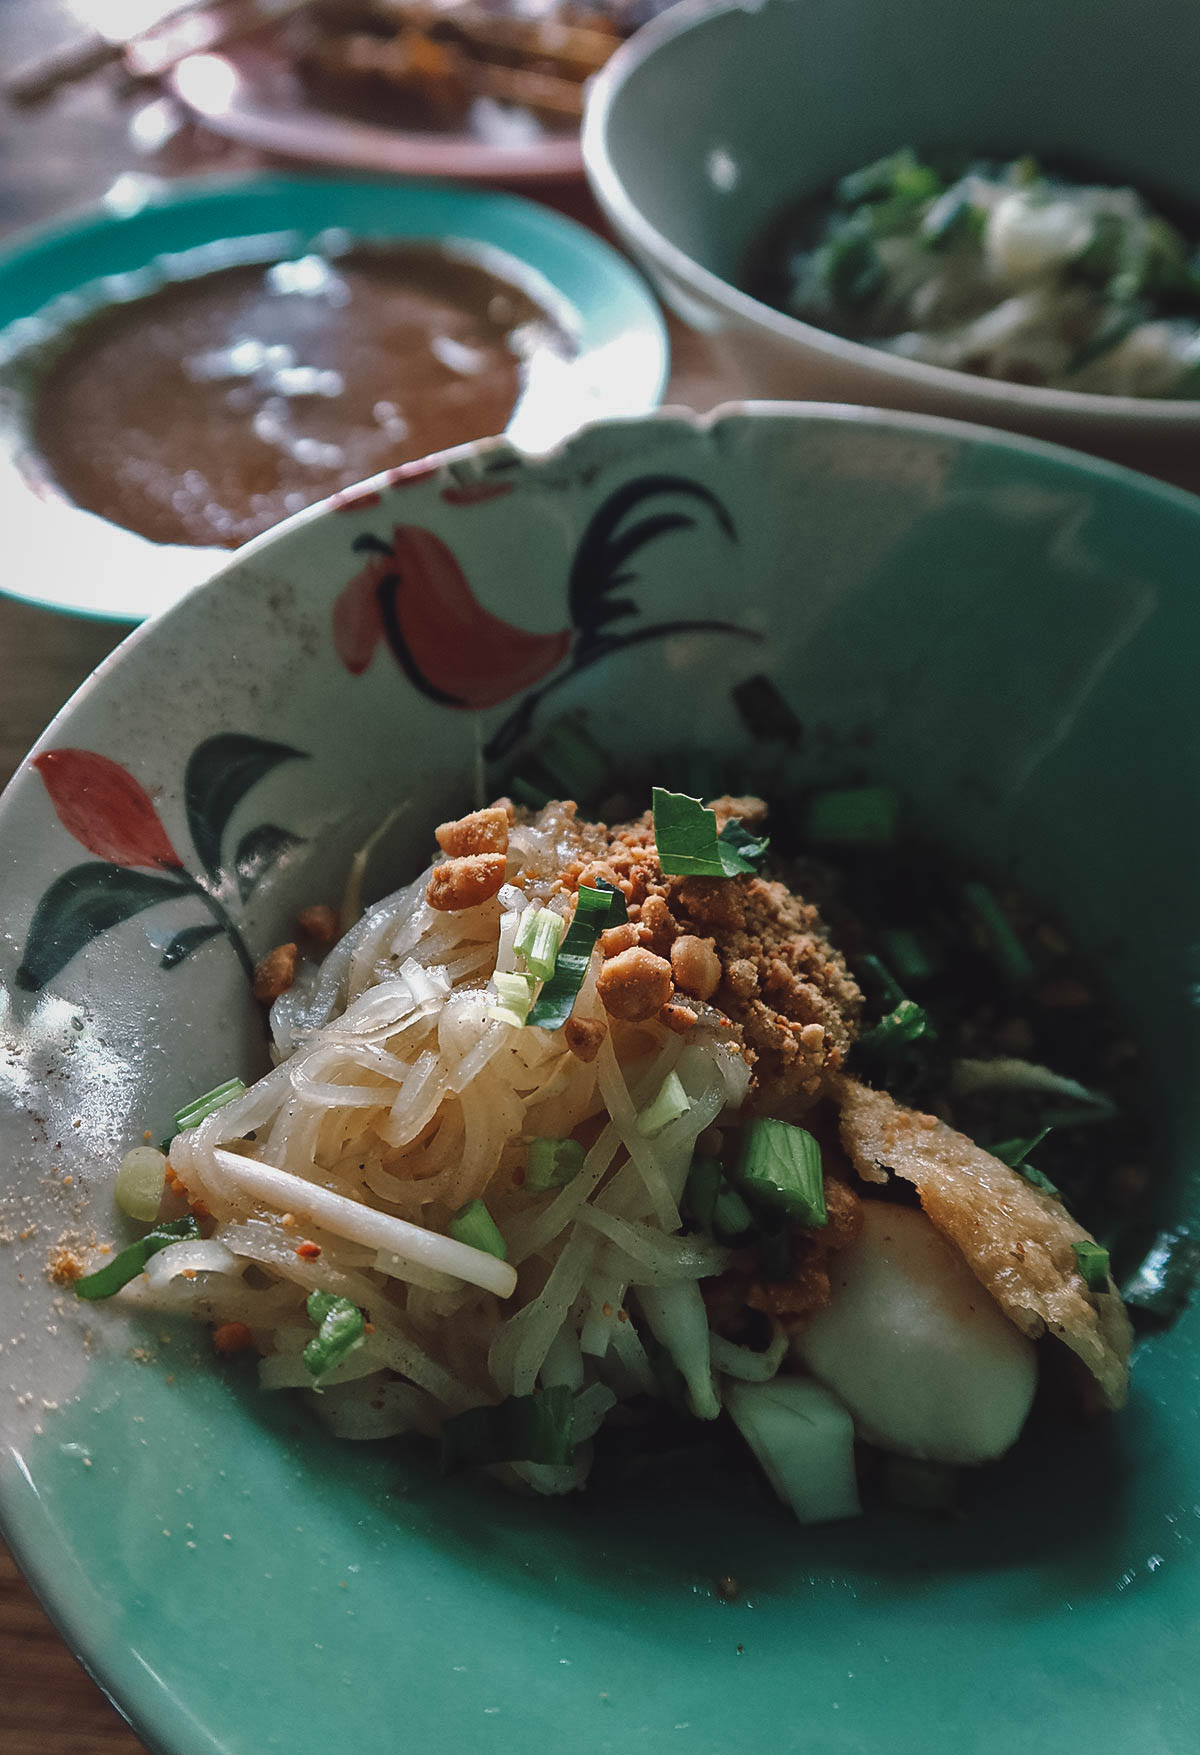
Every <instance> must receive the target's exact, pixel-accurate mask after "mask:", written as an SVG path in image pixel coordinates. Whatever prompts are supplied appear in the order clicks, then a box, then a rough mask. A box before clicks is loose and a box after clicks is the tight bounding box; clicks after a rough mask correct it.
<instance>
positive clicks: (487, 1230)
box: [450, 1200, 508, 1261]
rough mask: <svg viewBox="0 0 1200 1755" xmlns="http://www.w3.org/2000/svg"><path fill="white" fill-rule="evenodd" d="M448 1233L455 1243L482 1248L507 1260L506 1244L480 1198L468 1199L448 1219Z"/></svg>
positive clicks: (472, 1247)
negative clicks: (463, 1205)
mask: <svg viewBox="0 0 1200 1755" xmlns="http://www.w3.org/2000/svg"><path fill="white" fill-rule="evenodd" d="M450 1235H451V1237H453V1238H454V1240H455V1242H456V1243H465V1244H467V1246H468V1247H469V1248H471V1249H482V1250H483V1252H484V1254H485V1255H494V1256H495V1257H496V1258H497V1260H499V1261H507V1260H508V1245H507V1244H506V1243H505V1241H504V1237H503V1234H502V1232H501V1230H500V1227H499V1225H497V1223H496V1221H495V1219H493V1217H492V1215H491V1214H490V1213H489V1212H488V1210H487V1206H486V1204H485V1203H484V1202H483V1201H481V1200H470V1201H468V1202H467V1204H466V1206H465V1207H461V1208H460V1209H459V1211H458V1212H457V1213H455V1215H454V1217H453V1218H452V1219H451V1221H450Z"/></svg>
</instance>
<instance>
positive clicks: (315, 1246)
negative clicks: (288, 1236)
mask: <svg viewBox="0 0 1200 1755" xmlns="http://www.w3.org/2000/svg"><path fill="white" fill-rule="evenodd" d="M320 1253H321V1245H320V1244H319V1243H297V1245H296V1254H297V1255H298V1256H300V1258H301V1259H302V1260H303V1261H316V1259H317V1257H318V1256H319V1255H320Z"/></svg>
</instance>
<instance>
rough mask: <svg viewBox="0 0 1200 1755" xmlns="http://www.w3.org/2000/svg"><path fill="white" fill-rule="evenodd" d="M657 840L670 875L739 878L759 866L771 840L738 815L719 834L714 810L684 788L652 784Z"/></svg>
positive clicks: (659, 857)
mask: <svg viewBox="0 0 1200 1755" xmlns="http://www.w3.org/2000/svg"><path fill="white" fill-rule="evenodd" d="M654 840H655V844H656V846H657V848H658V862H659V864H660V865H661V866H662V868H663V871H664V873H666V875H667V876H669V877H738V876H741V875H742V874H744V873H749V872H754V871H756V870H757V867H758V862H759V860H761V858H762V856H763V854H764V853H765V852H766V850H767V847H768V845H769V843H768V842H767V841H766V840H765V839H760V838H758V837H756V836H754V835H751V834H750V833H749V832H748V831H747V829H746V828H745V827H744V825H743V824H742V822H741V821H740V820H739V818H737V817H730V819H729V821H728V822H727V823H726V824H725V826H724V828H723V829H722V830H721V831H720V833H719V834H718V832H717V816H716V812H715V811H711V810H707V809H706V808H705V806H704V805H703V804H702V803H701V801H700V800H699V799H698V798H691V797H689V795H688V794H687V793H686V792H667V791H665V790H664V789H663V787H661V786H656V787H655V788H654Z"/></svg>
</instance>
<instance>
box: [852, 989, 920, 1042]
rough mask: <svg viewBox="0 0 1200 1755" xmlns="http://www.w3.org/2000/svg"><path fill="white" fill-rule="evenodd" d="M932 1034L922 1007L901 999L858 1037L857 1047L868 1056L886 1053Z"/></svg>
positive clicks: (911, 1000) (911, 1001) (909, 1000)
mask: <svg viewBox="0 0 1200 1755" xmlns="http://www.w3.org/2000/svg"><path fill="white" fill-rule="evenodd" d="M932 1033H933V1026H932V1024H931V1023H930V1021H929V1015H928V1013H927V1012H926V1011H925V1009H924V1007H923V1006H919V1005H918V1004H917V1002H916V1000H915V999H902V1000H901V1001H900V1004H899V1005H898V1006H896V1007H895V1008H894V1010H892V1011H890V1012H889V1013H888V1014H887V1016H886V1017H885V1018H880V1020H879V1022H878V1023H877V1024H876V1025H875V1026H874V1028H873V1029H870V1030H868V1031H867V1032H866V1034H865V1035H864V1036H860V1037H859V1041H858V1046H859V1047H860V1048H864V1049H866V1050H867V1052H868V1053H870V1054H877V1053H886V1052H889V1051H890V1050H892V1049H896V1048H899V1047H901V1046H902V1045H903V1044H904V1043H906V1042H915V1041H916V1040H917V1038H918V1037H919V1036H925V1035H931V1034H932Z"/></svg>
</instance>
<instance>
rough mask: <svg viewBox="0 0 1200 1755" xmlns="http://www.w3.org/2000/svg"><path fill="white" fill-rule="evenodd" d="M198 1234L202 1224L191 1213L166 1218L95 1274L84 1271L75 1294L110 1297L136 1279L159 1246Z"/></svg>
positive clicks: (166, 1247) (167, 1246)
mask: <svg viewBox="0 0 1200 1755" xmlns="http://www.w3.org/2000/svg"><path fill="white" fill-rule="evenodd" d="M199 1235H200V1227H199V1225H197V1223H196V1221H195V1219H194V1218H193V1217H192V1215H191V1213H188V1214H187V1216H186V1217H185V1218H182V1219H167V1220H166V1221H164V1223H162V1224H160V1225H155V1227H154V1229H153V1231H147V1233H146V1235H145V1236H144V1237H139V1238H138V1240H137V1242H136V1243H131V1244H130V1245H129V1248H128V1249H123V1250H122V1251H121V1253H120V1255H114V1257H113V1259H112V1260H111V1261H110V1262H108V1263H107V1264H106V1265H105V1266H104V1267H102V1268H100V1269H98V1270H97V1272H96V1273H94V1274H85V1275H84V1277H83V1278H82V1279H81V1280H76V1282H75V1295H76V1297H78V1298H88V1299H96V1298H111V1297H112V1295H113V1293H114V1292H119V1291H120V1290H121V1287H122V1286H127V1285H128V1284H129V1282H130V1280H135V1279H136V1278H137V1276H138V1275H139V1274H140V1273H141V1271H142V1269H143V1268H144V1267H145V1265H146V1263H147V1262H148V1261H149V1260H150V1257H151V1256H152V1255H157V1254H158V1252H159V1250H160V1249H169V1248H170V1246H171V1244H172V1243H179V1242H181V1241H182V1240H183V1239H184V1238H185V1237H199Z"/></svg>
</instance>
